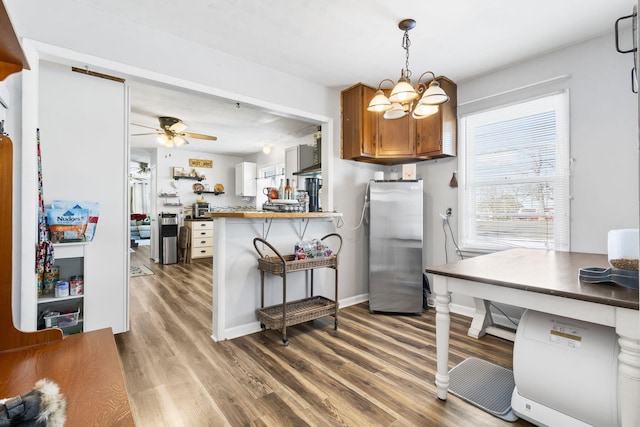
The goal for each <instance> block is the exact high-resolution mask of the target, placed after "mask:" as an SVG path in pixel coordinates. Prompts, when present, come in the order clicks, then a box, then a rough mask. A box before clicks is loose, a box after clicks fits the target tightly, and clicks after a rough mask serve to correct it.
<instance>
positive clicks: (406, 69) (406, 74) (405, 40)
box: [402, 30, 411, 80]
mask: <svg viewBox="0 0 640 427" xmlns="http://www.w3.org/2000/svg"><path fill="white" fill-rule="evenodd" d="M409 46H411V40H409V30H404V37H403V38H402V48H403V49H404V50H405V57H406V60H405V66H404V71H403V72H402V76H403V77H405V78H406V79H407V80H408V79H409V78H410V77H411V71H410V70H409Z"/></svg>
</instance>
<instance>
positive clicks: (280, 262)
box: [253, 233, 342, 345]
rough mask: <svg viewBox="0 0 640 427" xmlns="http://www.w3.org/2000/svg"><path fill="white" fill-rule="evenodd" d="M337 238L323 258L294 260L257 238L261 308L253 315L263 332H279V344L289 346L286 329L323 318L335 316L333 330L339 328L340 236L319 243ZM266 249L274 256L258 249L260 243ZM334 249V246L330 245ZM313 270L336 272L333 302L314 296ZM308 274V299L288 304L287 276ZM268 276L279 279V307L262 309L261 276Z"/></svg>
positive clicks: (326, 237) (333, 236)
mask: <svg viewBox="0 0 640 427" xmlns="http://www.w3.org/2000/svg"><path fill="white" fill-rule="evenodd" d="M328 238H336V239H338V241H339V245H338V248H337V250H335V252H334V254H333V255H331V256H328V257H322V258H309V259H301V260H296V259H295V255H281V254H280V252H278V251H277V250H276V249H275V248H274V247H273V246H272V245H271V244H270V243H269V242H267V241H266V240H264V239H262V238H260V237H256V238H255V239H253V246H254V247H255V248H256V251H257V252H258V255H259V256H260V257H259V258H258V270H260V308H259V309H257V310H256V315H257V317H258V320H259V321H260V326H261V327H262V329H263V330H264V329H267V328H268V329H279V330H281V332H282V342H283V343H284V344H285V345H288V344H289V340H288V338H287V326H293V325H297V324H299V323H303V322H307V321H309V320H314V319H318V318H320V317H324V316H333V317H334V329H336V330H337V329H338V254H339V253H340V249H342V237H341V236H340V235H339V234H337V233H331V234H327V235H326V236H324V237H323V238H322V239H320V240H322V241H325V239H328ZM260 243H261V244H262V245H264V246H266V247H268V248H269V249H270V250H271V251H272V252H273V254H274V256H270V255H268V254H266V253H265V252H263V250H264V246H263V250H261V249H260V248H259V244H260ZM332 247H333V246H332ZM316 268H333V269H334V270H335V300H331V299H329V298H326V297H323V296H320V295H316V296H314V295H313V270H315V269H316ZM309 270H310V271H311V296H310V297H307V298H303V299H299V300H295V301H287V274H288V273H292V272H294V271H309ZM265 273H270V274H273V275H276V276H280V277H282V304H277V305H272V306H269V307H265V306H264V274H265Z"/></svg>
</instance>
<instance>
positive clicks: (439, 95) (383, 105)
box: [367, 19, 449, 119]
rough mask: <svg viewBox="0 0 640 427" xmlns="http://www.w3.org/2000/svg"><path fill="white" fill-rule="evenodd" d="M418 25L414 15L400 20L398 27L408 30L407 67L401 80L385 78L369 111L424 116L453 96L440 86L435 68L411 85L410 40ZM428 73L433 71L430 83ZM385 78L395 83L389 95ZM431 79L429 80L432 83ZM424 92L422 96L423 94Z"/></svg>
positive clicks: (386, 115)
mask: <svg viewBox="0 0 640 427" xmlns="http://www.w3.org/2000/svg"><path fill="white" fill-rule="evenodd" d="M415 26H416V21H415V20H413V19H404V20H402V21H400V23H398V28H400V29H401V30H403V31H404V37H403V38H402V48H403V49H404V50H405V57H406V62H405V67H404V68H403V69H402V70H401V71H400V78H399V79H398V83H395V82H394V81H393V80H391V79H384V80H382V81H381V82H380V84H379V85H378V90H377V91H376V94H375V96H374V97H373V99H372V100H371V102H369V107H368V108H367V110H368V111H374V112H379V113H381V112H384V115H383V117H384V118H385V119H400V118H402V117H404V116H406V115H407V114H408V113H411V117H413V118H414V119H423V118H425V117H428V116H430V115H432V114H434V113H436V112H437V111H438V105H440V104H444V103H445V102H447V101H448V100H449V96H448V95H447V94H446V93H445V91H444V90H443V89H442V88H441V87H440V84H439V83H438V82H437V81H436V75H435V74H434V73H433V72H432V71H426V72H424V73H422V75H421V76H420V78H419V79H418V82H417V83H416V85H415V86H412V85H411V70H409V46H410V45H411V41H410V40H409V30H411V29H413V28H414V27H415ZM425 75H430V77H431V82H430V83H429V80H426V81H425V82H423V81H422V78H423V77H424V76H425ZM385 82H389V83H391V84H392V85H394V86H393V89H392V90H391V95H390V96H389V97H388V98H387V97H386V95H385V94H384V92H383V91H382V84H383V83H385ZM427 83H429V85H428V86H427ZM421 94H422V97H420V95H421ZM418 98H420V99H418ZM414 101H415V102H414Z"/></svg>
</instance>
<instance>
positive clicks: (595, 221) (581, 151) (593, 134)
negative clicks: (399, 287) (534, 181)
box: [418, 25, 639, 306]
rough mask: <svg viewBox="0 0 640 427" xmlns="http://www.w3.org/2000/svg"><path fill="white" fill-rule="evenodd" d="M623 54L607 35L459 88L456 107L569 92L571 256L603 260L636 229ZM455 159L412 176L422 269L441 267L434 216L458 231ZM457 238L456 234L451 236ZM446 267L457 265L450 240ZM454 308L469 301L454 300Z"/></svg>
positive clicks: (632, 102) (632, 137)
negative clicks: (511, 95)
mask: <svg viewBox="0 0 640 427" xmlns="http://www.w3.org/2000/svg"><path fill="white" fill-rule="evenodd" d="M632 64H633V60H632V58H631V56H630V55H621V54H619V53H617V52H616V51H615V43H614V34H613V25H612V31H611V33H609V34H607V35H605V36H603V37H599V38H596V39H593V40H590V41H588V42H585V43H581V44H579V45H575V46H572V47H569V48H566V49H563V50H560V51H558V52H554V53H551V54H548V55H545V56H542V57H539V58H535V59H532V60H530V61H527V62H522V63H520V64H517V65H514V66H512V67H509V68H506V69H502V70H499V71H496V72H494V73H491V74H489V75H485V76H480V77H478V78H474V79H471V80H467V81H463V82H458V102H459V105H460V106H461V107H459V109H464V104H465V103H468V102H469V101H472V100H477V99H480V98H484V97H488V96H492V95H496V94H499V93H502V92H505V91H511V90H514V89H517V88H521V87H524V86H527V85H531V84H535V83H537V82H541V81H544V80H547V79H552V78H554V77H557V76H562V75H569V77H568V78H566V79H561V80H560V81H558V82H556V83H553V84H550V85H549V86H550V87H551V88H558V87H566V88H568V89H569V91H570V120H571V128H570V132H571V134H570V138H571V157H572V158H573V159H574V163H573V168H572V178H571V196H572V201H571V250H572V251H574V252H588V253H604V254H606V253H607V233H608V231H609V230H611V229H616V228H636V227H638V217H639V203H638V196H637V195H638V130H637V129H638V106H637V95H636V94H633V93H632V92H631V85H630V78H629V75H630V70H631V66H632ZM461 168H462V165H459V164H458V161H457V159H447V160H444V161H443V160H439V161H437V162H423V163H422V164H420V165H419V168H418V173H419V174H422V176H423V177H424V178H425V188H426V189H427V190H426V199H427V204H428V206H429V205H430V206H431V207H428V209H427V210H426V212H427V217H426V218H425V221H426V227H425V228H426V229H427V233H428V234H429V235H431V236H433V239H430V240H428V241H427V245H426V252H427V254H426V256H427V264H428V265H438V264H443V263H444V262H445V254H444V233H443V231H442V220H441V218H440V216H439V213H444V211H445V209H446V208H447V207H452V208H453V214H454V215H453V220H452V221H451V226H452V228H453V230H454V233H455V232H456V231H457V228H458V227H457V219H458V215H457V214H458V212H459V211H458V200H457V196H458V190H459V189H453V188H450V187H449V185H448V183H449V180H450V178H451V174H452V172H453V171H454V170H459V169H461ZM456 234H457V233H456ZM448 248H449V250H448V259H449V262H451V261H455V260H457V259H458V258H457V255H456V254H455V252H454V247H453V245H452V244H451V239H449V246H448ZM454 302H455V303H457V304H462V305H467V306H471V301H470V300H464V299H461V298H456V297H454Z"/></svg>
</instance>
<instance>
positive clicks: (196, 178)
mask: <svg viewBox="0 0 640 427" xmlns="http://www.w3.org/2000/svg"><path fill="white" fill-rule="evenodd" d="M204 178H205V177H204V176H203V177H200V176H188V175H185V176H182V175H174V177H173V179H175V180H178V179H193V180H196V181H202V180H203V179H204Z"/></svg>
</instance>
